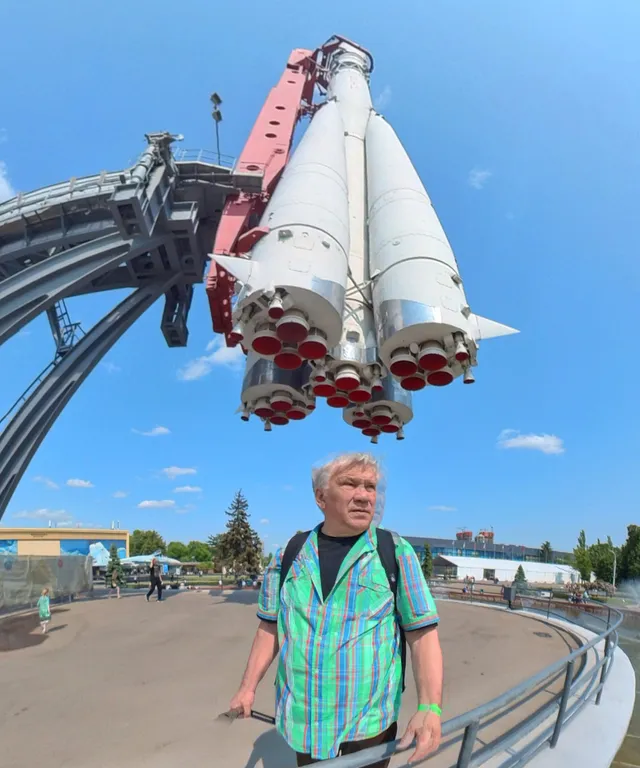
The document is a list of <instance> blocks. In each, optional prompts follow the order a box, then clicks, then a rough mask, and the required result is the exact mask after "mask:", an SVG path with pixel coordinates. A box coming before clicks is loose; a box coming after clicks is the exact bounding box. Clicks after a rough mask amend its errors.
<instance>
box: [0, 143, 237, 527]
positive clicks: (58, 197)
mask: <svg viewBox="0 0 640 768" xmlns="http://www.w3.org/2000/svg"><path fill="white" fill-rule="evenodd" d="M180 138H181V137H177V136H172V135H171V134H169V133H155V134H148V135H147V136H146V139H147V145H148V146H147V147H146V149H145V150H144V151H143V152H142V154H141V155H140V157H139V158H138V160H137V161H136V162H135V163H134V164H133V165H132V166H131V167H130V168H127V169H125V170H123V171H115V172H106V171H103V172H102V173H100V174H97V175H95V176H87V177H84V178H72V179H70V180H69V181H67V182H63V183H61V184H55V185H52V186H49V187H44V188H43V189H39V190H35V191H33V192H29V193H27V194H19V195H17V196H16V197H14V198H12V199H11V200H8V201H6V202H4V203H0V345H1V344H2V343H4V342H5V341H6V340H7V339H8V338H10V337H11V336H12V335H13V334H15V333H16V332H17V331H19V330H20V329H21V328H22V327H23V326H24V325H25V324H26V323H28V322H30V321H31V320H32V319H33V318H34V317H36V316H37V315H39V314H41V313H42V312H45V313H46V314H47V316H48V319H49V322H50V324H51V327H52V331H53V333H54V338H55V340H56V350H57V352H56V357H55V359H54V361H53V362H52V363H51V364H50V366H49V367H48V368H47V369H46V371H45V372H43V374H42V375H41V376H39V377H38V379H37V380H36V382H34V383H33V386H32V387H31V388H30V390H29V392H30V394H28V395H27V394H25V395H24V396H23V397H22V398H21V400H20V401H19V402H23V404H22V405H21V407H20V408H19V410H17V412H15V415H13V416H12V418H11V420H10V421H9V422H8V423H7V424H6V426H5V429H4V431H3V432H2V433H0V518H2V515H3V513H4V511H5V509H6V507H7V504H8V503H9V500H10V498H11V495H12V493H13V491H14V490H15V488H16V485H17V483H18V481H19V479H20V478H21V477H22V475H23V473H24V471H25V469H26V468H27V466H28V464H29V462H30V460H31V458H32V457H33V455H34V453H35V451H36V449H37V448H38V446H39V445H40V443H41V442H42V440H43V439H44V437H45V435H46V434H47V432H48V430H49V428H50V427H51V425H52V424H53V423H54V421H55V419H56V418H57V417H58V415H59V414H60V412H61V411H62V409H63V408H64V406H65V405H66V403H67V402H68V401H69V399H70V398H71V396H72V395H73V393H74V392H75V391H76V390H77V389H78V387H79V386H80V384H81V383H82V381H84V379H85V378H86V377H87V375H88V374H89V373H90V371H91V370H93V368H94V367H95V366H96V364H97V363H98V362H99V360H100V359H101V358H102V357H103V355H104V354H105V353H106V352H107V351H108V349H110V348H111V346H112V345H113V344H114V343H115V341H116V340H117V339H118V338H119V337H120V336H121V335H122V333H124V331H126V330H127V328H129V327H130V325H131V324H132V323H133V322H134V321H135V320H136V319H137V318H138V317H139V316H140V315H141V314H142V313H143V312H144V311H145V309H147V307H148V306H150V305H151V304H152V303H153V302H154V301H155V300H156V299H157V298H159V297H160V296H161V295H162V294H164V298H165V305H164V311H163V314H162V323H161V330H162V333H163V335H164V337H165V340H166V342H167V345H168V346H170V347H179V346H185V345H186V343H187V338H188V328H187V321H188V316H189V309H190V307H191V302H192V299H193V290H194V284H196V283H200V282H202V281H203V278H204V271H205V266H206V259H207V254H208V253H209V252H210V251H211V246H212V244H213V240H214V237H215V232H216V229H217V226H218V222H219V220H220V214H221V213H222V208H223V206H224V202H225V199H226V196H227V195H228V194H229V193H232V192H237V191H238V190H239V187H238V184H237V183H234V179H233V176H232V172H231V166H230V164H229V165H225V164H223V163H224V162H225V161H226V159H225V161H221V160H220V159H219V158H218V160H217V162H214V157H212V156H211V155H208V154H207V153H204V152H188V151H187V152H181V153H176V154H174V153H173V151H172V144H173V142H174V141H176V140H177V139H180ZM116 288H130V289H133V293H132V294H131V296H129V298H127V299H125V301H124V302H122V303H121V304H120V305H119V306H118V307H116V309H114V310H113V311H112V312H110V313H109V314H108V315H107V316H106V317H105V318H104V319H103V320H101V321H100V322H99V323H98V324H97V325H96V326H95V328H93V329H92V330H91V331H90V332H89V333H88V334H87V335H86V336H85V337H84V338H82V339H80V340H79V341H77V340H76V339H75V336H74V335H73V334H71V335H69V336H68V338H67V337H65V338H64V339H63V331H62V326H61V325H60V317H62V315H63V314H64V313H66V309H64V310H63V309H62V308H63V307H64V300H65V299H68V298H70V297H73V296H79V295H83V294H88V293H94V292H96V291H105V290H112V289H116ZM61 313H62V314H61ZM56 330H57V331H58V332H57V334H56ZM57 336H59V337H60V338H57ZM33 387H35V388H33ZM31 389H33V391H31Z"/></svg>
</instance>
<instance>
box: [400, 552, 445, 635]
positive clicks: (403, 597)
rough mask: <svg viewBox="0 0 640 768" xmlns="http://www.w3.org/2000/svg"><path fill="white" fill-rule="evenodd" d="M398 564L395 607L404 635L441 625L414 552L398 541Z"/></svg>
mask: <svg viewBox="0 0 640 768" xmlns="http://www.w3.org/2000/svg"><path fill="white" fill-rule="evenodd" d="M396 559H397V561H398V571H399V573H398V596H397V606H398V613H399V614H400V624H401V626H402V629H404V631H405V632H410V631H411V630H413V629H423V628H424V627H429V626H431V625H432V624H437V623H438V622H439V621H440V618H439V616H438V609H437V608H436V603H435V600H434V599H433V597H432V595H431V592H430V591H429V586H428V585H427V581H426V579H425V577H424V574H423V573H422V568H421V566H420V561H419V560H418V555H417V554H416V551H415V549H414V548H413V547H412V546H411V544H409V542H408V541H406V540H405V539H403V538H401V537H399V538H398V541H397V543H396Z"/></svg>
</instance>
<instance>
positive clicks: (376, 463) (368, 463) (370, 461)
mask: <svg viewBox="0 0 640 768" xmlns="http://www.w3.org/2000/svg"><path fill="white" fill-rule="evenodd" d="M354 466H361V467H364V468H367V469H374V470H375V472H376V475H377V478H378V493H377V499H376V511H375V513H374V516H373V524H374V525H379V524H380V522H381V520H382V515H383V514H384V500H385V496H386V482H385V477H384V472H383V469H382V464H381V462H380V460H379V459H377V458H376V457H375V456H372V455H371V454H370V453H355V452H354V453H341V454H339V455H337V456H334V457H333V458H332V459H329V460H328V461H325V462H324V463H322V464H319V465H317V466H315V467H314V468H313V469H312V470H311V482H312V485H313V490H314V492H315V491H317V490H318V489H320V488H326V487H327V485H328V483H329V478H330V477H331V475H333V473H334V472H339V471H340V470H343V469H347V468H348V467H354Z"/></svg>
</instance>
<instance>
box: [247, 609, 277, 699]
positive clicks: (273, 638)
mask: <svg viewBox="0 0 640 768" xmlns="http://www.w3.org/2000/svg"><path fill="white" fill-rule="evenodd" d="M277 653H278V626H277V624H276V623H275V622H274V621H261V622H260V624H259V626H258V631H257V632H256V636H255V637H254V638H253V645H252V646H251V653H250V654H249V660H248V661H247V667H246V669H245V671H244V675H243V676H242V682H241V683H240V690H245V691H252V692H253V693H255V690H256V688H257V687H258V684H259V683H260V681H261V680H262V678H263V677H264V676H265V675H266V674H267V670H268V669H269V667H270V666H271V662H272V661H273V660H274V659H275V657H276V654H277Z"/></svg>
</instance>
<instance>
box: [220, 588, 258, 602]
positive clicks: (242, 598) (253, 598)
mask: <svg viewBox="0 0 640 768" xmlns="http://www.w3.org/2000/svg"><path fill="white" fill-rule="evenodd" d="M209 594H210V595H211V597H219V598H222V602H223V603H238V604H240V605H257V604H258V595H259V592H258V590H257V589H234V590H229V591H226V592H223V593H222V594H220V590H219V589H212V590H211V591H210V592H209Z"/></svg>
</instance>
